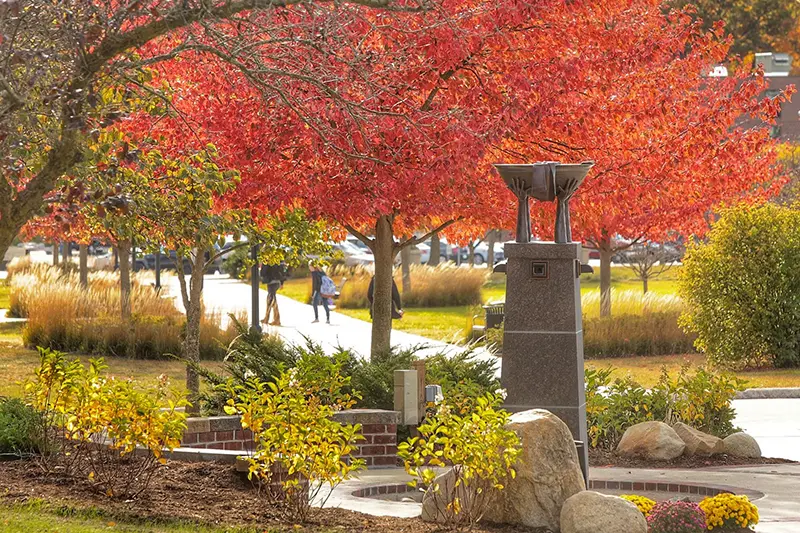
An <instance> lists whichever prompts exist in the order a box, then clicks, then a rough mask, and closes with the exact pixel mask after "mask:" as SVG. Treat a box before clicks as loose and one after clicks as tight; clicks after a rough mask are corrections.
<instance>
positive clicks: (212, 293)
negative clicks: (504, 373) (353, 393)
mask: <svg viewBox="0 0 800 533" xmlns="http://www.w3.org/2000/svg"><path fill="white" fill-rule="evenodd" d="M165 288H166V289H167V291H168V294H169V295H170V296H172V295H175V296H176V305H177V306H178V308H179V309H181V310H183V304H182V303H181V301H180V300H181V299H180V287H179V286H178V278H177V277H175V276H169V277H167V278H166V279H165ZM203 301H204V303H205V306H206V310H207V312H218V313H220V314H221V315H222V317H223V319H224V320H225V322H224V323H225V324H226V323H227V317H228V314H231V313H232V314H234V315H236V316H239V317H242V318H243V319H246V320H247V321H248V323H249V320H250V318H249V317H250V302H251V288H250V285H249V284H246V283H243V282H242V281H239V280H236V279H231V278H229V277H228V276H226V275H209V276H206V277H205V285H204V286H203ZM266 301H267V291H266V290H263V289H261V290H259V313H261V318H263V317H264V312H265V310H266ZM278 307H279V308H280V312H281V324H282V326H281V327H274V326H265V331H267V332H270V333H274V334H277V335H280V336H281V337H282V338H283V339H285V340H286V341H288V342H290V343H294V344H302V343H305V339H306V338H308V339H311V340H313V341H314V342H317V343H318V344H320V345H321V346H322V347H323V348H324V349H325V351H326V352H328V353H332V352H333V351H335V350H336V348H337V347H338V346H341V347H343V348H347V349H350V350H352V351H354V352H355V353H357V354H359V355H360V356H361V357H368V356H369V353H370V339H371V336H372V324H370V323H369V322H364V321H363V320H358V319H356V318H352V317H349V316H347V315H343V314H340V313H337V312H335V311H333V312H331V323H330V325H329V324H325V310H324V309H323V308H322V306H320V307H319V313H320V318H321V322H319V323H317V324H312V321H313V320H314V311H313V308H312V307H311V306H310V305H307V304H303V303H301V302H298V301H296V300H293V299H291V298H287V297H285V296H282V295H280V293H279V294H278ZM392 346H398V347H401V348H411V347H415V346H426V347H427V348H426V349H425V350H421V352H420V354H421V355H425V354H435V353H440V352H449V353H454V352H458V351H460V350H461V349H462V348H460V347H458V346H455V345H452V344H447V343H444V342H440V341H433V340H431V339H427V338H425V337H421V336H419V335H412V334H410V333H406V332H404V331H397V330H394V331H392ZM478 356H479V357H486V358H491V359H492V360H495V361H496V358H494V357H493V356H491V355H490V354H489V353H488V352H480V351H479V352H478ZM498 375H499V365H498Z"/></svg>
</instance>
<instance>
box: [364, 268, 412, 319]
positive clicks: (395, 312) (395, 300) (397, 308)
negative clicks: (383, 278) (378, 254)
mask: <svg viewBox="0 0 800 533" xmlns="http://www.w3.org/2000/svg"><path fill="white" fill-rule="evenodd" d="M367 300H369V317H370V318H372V307H373V305H374V301H375V276H372V279H371V280H369V287H368V288H367ZM392 318H393V319H399V318H403V303H402V302H401V300H400V291H399V290H397V283H395V282H394V279H392Z"/></svg>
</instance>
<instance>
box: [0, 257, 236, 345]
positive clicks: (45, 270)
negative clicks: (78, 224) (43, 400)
mask: <svg viewBox="0 0 800 533" xmlns="http://www.w3.org/2000/svg"><path fill="white" fill-rule="evenodd" d="M151 284H152V274H150V273H147V272H144V273H135V274H133V275H132V276H131V285H132V287H131V309H132V316H131V318H130V320H128V321H125V320H122V318H121V310H120V309H121V304H120V290H119V275H118V274H117V273H114V272H105V271H104V272H90V274H89V287H88V288H87V289H84V288H83V287H81V285H80V280H79V277H78V274H77V273H75V272H71V271H66V272H65V271H64V270H62V269H61V268H59V267H53V266H49V265H44V266H39V265H36V264H33V265H32V266H29V267H28V268H25V269H18V270H16V271H15V272H14V274H13V277H12V278H11V283H10V286H11V295H10V307H11V313H12V315H13V316H18V317H23V318H27V319H28V322H27V324H26V326H25V329H24V330H23V341H24V342H25V344H27V345H29V346H44V347H49V348H53V349H57V350H64V351H80V352H86V353H91V354H102V355H107V356H127V357H133V358H139V359H153V358H161V357H164V355H165V354H179V353H180V351H181V338H182V335H183V328H184V323H185V318H184V316H183V314H182V313H181V312H180V311H178V310H177V309H176V308H175V305H174V303H173V301H172V300H171V299H168V298H163V297H161V296H160V295H159V293H157V292H156V291H155V290H154V289H153V287H152V286H151ZM233 336H234V333H233V332H232V331H223V330H222V329H221V328H220V317H219V316H218V315H216V314H212V315H210V316H207V317H205V318H204V321H203V325H202V328H201V338H200V340H201V347H200V352H201V357H203V358H204V359H220V358H222V357H224V355H225V346H227V345H228V343H230V341H231V340H232V339H233Z"/></svg>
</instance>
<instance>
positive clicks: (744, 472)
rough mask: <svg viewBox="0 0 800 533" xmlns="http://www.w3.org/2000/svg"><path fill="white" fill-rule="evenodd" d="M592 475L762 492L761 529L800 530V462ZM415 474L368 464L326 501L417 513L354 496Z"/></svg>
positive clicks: (593, 475)
mask: <svg viewBox="0 0 800 533" xmlns="http://www.w3.org/2000/svg"><path fill="white" fill-rule="evenodd" d="M589 477H590V479H592V480H603V481H637V482H658V483H687V484H694V485H700V486H716V487H730V488H732V489H734V492H736V490H735V489H737V488H738V489H746V490H748V491H751V492H759V493H762V494H763V495H764V496H763V497H761V498H758V499H756V500H754V501H755V504H756V505H757V506H758V511H759V515H760V518H761V521H760V523H759V524H758V526H757V527H756V531H757V532H759V533H798V532H800V495H798V490H797V489H798V486H800V465H759V466H747V467H737V468H711V469H696V470H648V469H631V468H592V469H591V470H590V473H589ZM410 479H411V477H410V476H408V474H406V473H405V471H404V470H403V469H400V468H392V469H386V470H369V471H365V472H362V473H360V474H359V475H358V477H357V478H355V479H352V480H349V481H346V482H344V483H342V484H341V485H339V486H338V487H337V488H336V489H335V490H334V491H333V493H332V494H331V496H330V498H329V500H328V503H327V505H328V506H329V507H339V508H342V509H350V510H353V511H359V512H362V513H366V514H372V515H377V516H398V517H414V516H419V514H420V511H421V509H422V505H421V504H419V503H413V502H407V503H406V502H397V501H387V500H381V499H377V498H364V497H358V496H354V495H353V493H354V492H355V491H358V490H359V489H363V488H364V487H372V486H379V485H394V484H399V483H406V482H408V481H410Z"/></svg>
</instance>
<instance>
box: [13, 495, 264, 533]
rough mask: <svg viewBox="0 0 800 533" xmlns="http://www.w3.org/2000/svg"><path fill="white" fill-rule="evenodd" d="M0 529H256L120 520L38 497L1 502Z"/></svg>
mask: <svg viewBox="0 0 800 533" xmlns="http://www.w3.org/2000/svg"><path fill="white" fill-rule="evenodd" d="M0 529H2V531H3V532H4V533H33V532H37V533H44V532H48V533H49V532H52V533H56V532H57V533H97V532H101V531H102V532H108V531H119V532H129V533H255V532H256V531H263V530H262V529H255V528H239V527H215V526H205V525H200V524H195V523H191V522H185V521H177V520H169V521H160V522H152V521H140V520H125V519H122V520H118V519H115V518H113V517H109V516H105V515H104V513H102V512H100V511H96V510H91V509H89V510H80V509H74V508H69V507H56V506H49V505H47V504H44V503H41V502H39V501H34V502H32V503H27V504H25V505H20V504H18V505H3V504H2V503H0Z"/></svg>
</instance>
